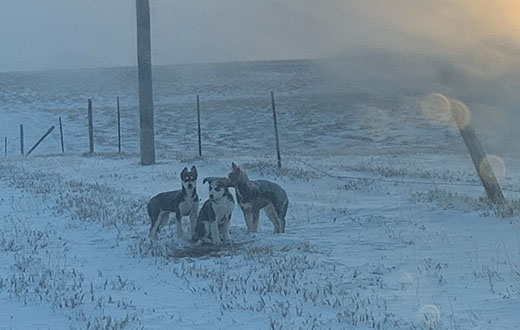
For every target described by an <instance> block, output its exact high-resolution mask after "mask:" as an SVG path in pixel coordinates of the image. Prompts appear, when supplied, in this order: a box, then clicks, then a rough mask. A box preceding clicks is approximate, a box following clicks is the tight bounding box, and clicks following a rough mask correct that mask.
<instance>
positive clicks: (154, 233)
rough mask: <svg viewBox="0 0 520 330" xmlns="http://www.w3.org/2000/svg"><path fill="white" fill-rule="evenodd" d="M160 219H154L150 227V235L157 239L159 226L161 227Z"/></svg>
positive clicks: (151, 237)
mask: <svg viewBox="0 0 520 330" xmlns="http://www.w3.org/2000/svg"><path fill="white" fill-rule="evenodd" d="M159 222H160V220H159V219H157V218H156V219H155V220H154V219H152V225H151V227H150V234H149V235H148V236H149V237H150V239H156V238H157V227H159Z"/></svg>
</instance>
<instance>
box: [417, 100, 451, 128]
mask: <svg viewBox="0 0 520 330" xmlns="http://www.w3.org/2000/svg"><path fill="white" fill-rule="evenodd" d="M421 110H422V113H423V115H424V117H425V118H426V119H429V120H433V121H439V122H443V123H449V122H450V121H451V120H452V119H451V102H450V100H449V99H448V98H447V97H446V96H444V95H442V94H440V93H432V94H430V95H428V96H426V97H425V98H424V99H423V100H422V102H421Z"/></svg>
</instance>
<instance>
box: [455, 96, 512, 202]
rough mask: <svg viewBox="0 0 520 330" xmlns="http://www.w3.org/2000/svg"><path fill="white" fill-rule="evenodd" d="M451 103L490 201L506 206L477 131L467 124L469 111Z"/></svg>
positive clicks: (457, 103)
mask: <svg viewBox="0 0 520 330" xmlns="http://www.w3.org/2000/svg"><path fill="white" fill-rule="evenodd" d="M450 103H451V111H452V115H453V118H454V119H455V122H456V123H457V126H458V128H459V131H460V134H461V135H462V139H463V140H464V143H465V144H466V147H467V148H468V151H469V154H470V156H471V160H472V161H473V165H475V169H476V170H477V174H478V176H479V178H480V181H481V182H482V185H483V186H484V189H485V190H486V195H487V197H488V199H489V200H490V201H491V202H492V203H494V204H496V205H505V202H506V199H505V197H504V194H503V192H502V188H501V187H500V183H499V182H498V180H497V178H496V176H495V173H494V172H493V168H492V167H491V164H490V163H489V160H488V158H487V157H486V154H485V153H484V149H483V148H482V145H481V144H480V141H479V139H478V137H477V134H476V133H475V130H474V129H473V127H472V126H471V125H470V124H469V123H467V122H466V118H467V114H466V113H465V112H469V110H468V109H467V107H466V106H465V105H464V104H463V103H462V102H460V101H457V100H451V101H450Z"/></svg>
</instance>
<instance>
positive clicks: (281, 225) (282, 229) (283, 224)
mask: <svg viewBox="0 0 520 330" xmlns="http://www.w3.org/2000/svg"><path fill="white" fill-rule="evenodd" d="M278 219H279V223H280V231H279V233H282V234H283V233H285V218H280V217H279V218H278Z"/></svg>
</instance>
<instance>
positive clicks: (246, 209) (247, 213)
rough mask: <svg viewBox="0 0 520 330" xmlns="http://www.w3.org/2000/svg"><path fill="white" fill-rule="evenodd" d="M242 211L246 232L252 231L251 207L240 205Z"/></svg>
mask: <svg viewBox="0 0 520 330" xmlns="http://www.w3.org/2000/svg"><path fill="white" fill-rule="evenodd" d="M241 209H242V213H244V219H245V220H246V227H247V231H248V232H252V231H253V214H252V212H251V207H241Z"/></svg>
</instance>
